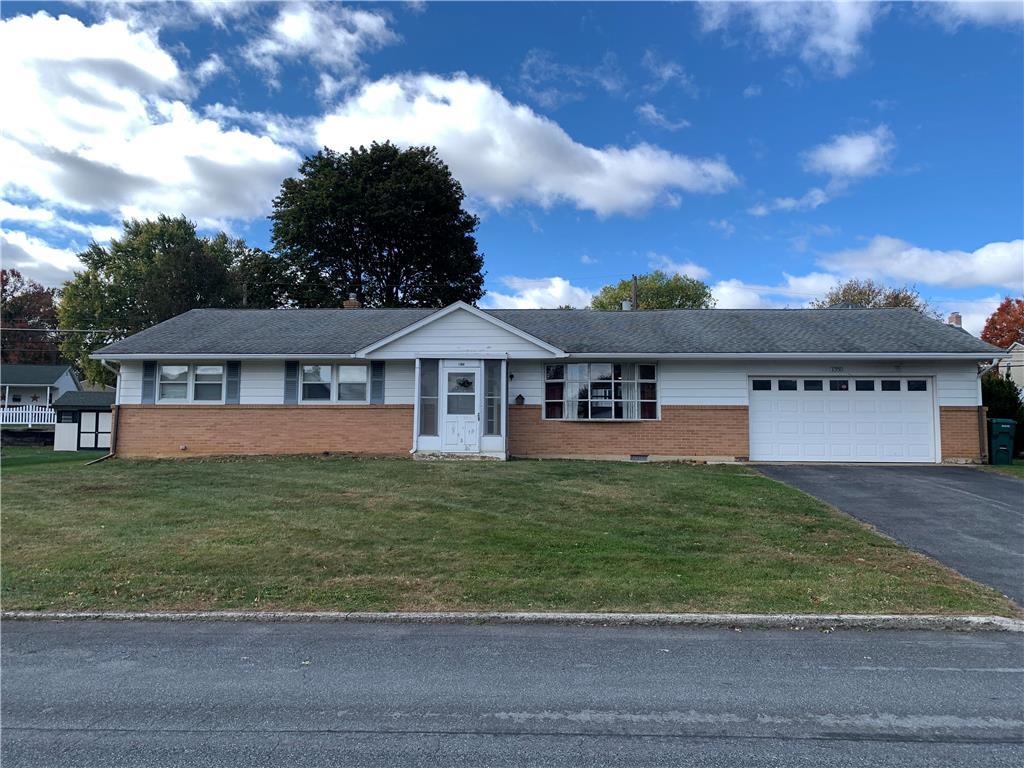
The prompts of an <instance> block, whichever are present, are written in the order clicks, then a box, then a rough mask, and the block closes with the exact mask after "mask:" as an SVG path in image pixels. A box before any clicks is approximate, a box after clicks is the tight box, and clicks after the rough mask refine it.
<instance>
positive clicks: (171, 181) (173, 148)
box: [0, 12, 299, 226]
mask: <svg viewBox="0 0 1024 768" xmlns="http://www.w3.org/2000/svg"><path fill="white" fill-rule="evenodd" d="M0 67H2V69H3V71H4V73H5V108H6V111H7V114H8V115H16V116H17V118H16V119H10V118H8V119H7V121H6V122H5V126H4V134H3V136H2V138H0V192H2V193H3V194H5V195H7V196H8V197H12V198H24V197H29V198H33V199H38V200H40V201H42V203H43V205H44V207H53V206H58V207H61V208H64V209H67V210H74V211H102V212H105V213H109V214H114V215H117V216H118V217H123V218H128V217H133V216H152V215H155V214H156V213H159V212H163V213H168V214H171V215H175V214H179V213H183V214H185V215H187V216H190V217H192V218H194V219H196V220H197V221H198V222H199V223H200V224H201V225H203V226H218V225H223V222H225V221H227V220H230V219H234V218H252V217H254V216H258V215H262V214H263V213H265V212H266V211H267V210H268V208H269V205H270V200H271V199H272V197H273V195H274V193H275V192H276V191H277V189H278V187H279V185H280V182H281V179H282V178H283V177H284V176H286V175H288V174H289V173H292V172H294V169H295V167H296V166H297V164H298V161H299V157H298V154H297V153H296V152H295V151H294V150H293V149H290V148H288V147H284V146H281V145H280V144H278V143H277V142H275V141H274V140H273V139H271V138H268V137H266V136H258V135H255V134H253V133H250V132H247V131H243V130H239V129H237V128H230V129H225V128H223V127H222V126H221V125H220V124H219V123H218V122H216V121H215V120H211V119H203V118H201V117H199V116H198V115H196V114H195V113H194V112H193V111H192V109H191V108H190V107H189V106H188V105H187V104H186V103H185V102H184V101H182V100H181V99H182V98H183V97H187V96H188V95H189V92H190V86H189V84H188V83H187V81H186V78H185V77H184V76H183V74H182V72H181V70H180V69H179V67H178V64H177V62H176V61H175V60H174V58H173V57H172V56H170V55H169V54H168V53H167V52H166V51H165V50H163V49H162V48H161V47H160V45H159V43H158V41H157V40H156V38H155V36H154V35H153V34H152V33H150V32H147V31H140V30H136V29H133V28H132V27H131V26H130V25H129V24H128V23H127V22H125V21H120V20H108V21H105V22H102V23H98V24H93V25H88V26H87V25H85V24H83V23H82V22H81V21H79V20H77V19H73V18H71V17H69V16H61V17H59V18H54V17H52V16H49V15H47V14H46V13H44V12H39V13H36V14H35V15H33V16H14V17H12V18H10V19H7V20H4V21H3V22H0Z"/></svg>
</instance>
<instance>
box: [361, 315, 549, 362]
mask: <svg viewBox="0 0 1024 768" xmlns="http://www.w3.org/2000/svg"><path fill="white" fill-rule="evenodd" d="M504 355H508V356H509V357H520V358H522V357H533V358H542V357H551V356H552V355H551V354H550V353H549V352H548V351H547V350H546V349H544V348H542V347H538V346H537V345H536V344H534V343H532V342H531V341H529V340H527V339H524V338H522V337H521V336H517V335H516V334H514V333H512V332H511V331H506V330H505V329H504V328H500V327H498V326H497V325H494V323H491V322H488V321H487V320H485V319H483V318H480V317H477V316H475V315H473V314H471V313H469V312H466V311H465V310H461V309H460V310H457V311H455V312H452V313H451V314H449V315H446V316H444V317H442V318H440V319H438V320H435V321H434V322H432V323H430V324H429V325H425V326H424V327H422V328H420V329H419V330H416V331H412V332H411V333H409V334H408V335H406V336H402V337H401V338H398V339H395V340H394V341H392V342H391V343H390V344H385V345H384V346H383V347H381V348H380V349H377V350H374V351H373V352H372V353H371V354H370V355H369V357H371V358H373V359H383V358H386V359H395V358H404V359H415V358H417V357H467V358H474V357H487V356H504Z"/></svg>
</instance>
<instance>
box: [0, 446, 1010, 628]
mask: <svg viewBox="0 0 1024 768" xmlns="http://www.w3.org/2000/svg"><path fill="white" fill-rule="evenodd" d="M3 454H4V459H3V497H2V553H0V554H2V559H3V585H2V596H3V606H4V608H6V609H128V610H139V609H198V610H212V609H232V608H233V609H293V610H316V609H321V610H416V609H422V610H427V609H465V610H469V609H496V610H554V609H567V610H580V611H617V610H642V611H739V612H772V611H785V612H808V613H826V612H856V613H893V612H913V613H984V614H990V613H994V614H1001V615H1016V613H1015V609H1014V607H1013V606H1012V605H1011V604H1010V603H1009V602H1008V601H1006V600H1005V599H1004V598H1002V597H1001V596H1000V595H998V594H997V593H996V592H995V591H993V590H991V589H988V588H986V587H982V586H980V585H978V584H975V583H973V582H970V581H967V580H965V579H963V578H961V577H959V576H958V575H956V574H955V573H953V572H952V571H950V570H948V569H946V568H944V567H943V566H941V565H939V564H937V563H935V562H934V561H932V560H929V559H927V558H924V557H922V556H919V555H916V554H913V553H911V552H909V551H908V550H907V549H905V548H904V547H902V546H900V545H898V544H895V543H893V542H892V541H890V540H888V539H885V538H882V537H881V536H878V535H876V534H875V533H873V532H872V531H870V530H869V529H867V528H865V527H863V526H861V525H860V524H859V523H857V522H855V521H853V520H851V519H849V518H847V517H845V516H843V515H840V514H838V513H836V512H834V511H832V510H831V509H829V508H828V507H826V506H824V505H823V504H820V503H819V502H817V501H815V500H813V499H811V498H810V497H808V496H805V495H803V494H802V493H799V492H797V491H795V490H792V489H790V488H788V487H786V486H783V485H780V484H778V483H775V482H773V481H771V480H768V479H767V478H764V477H762V476H760V475H759V474H757V473H756V472H754V471H753V470H751V469H746V468H742V467H729V466H681V465H632V464H616V463H598V462H572V461H515V462H508V463H496V462H495V463H491V462H413V461H409V460H358V459H350V458H338V457H322V458H318V457H296V458H251V459H234V460H231V459H224V460H206V461H202V460H191V461H138V462H135V461H126V460H110V461H106V462H102V463H100V464H96V465H93V466H90V467H86V466H85V465H84V461H83V460H82V457H81V456H78V457H75V456H74V454H70V455H67V456H68V459H67V460H63V459H62V460H61V461H50V462H47V463H43V460H44V459H45V458H46V456H44V454H43V453H38V454H36V455H35V459H33V455H32V454H29V453H27V452H25V451H24V450H22V452H21V453H19V449H4V452H3ZM49 455H50V456H52V454H49ZM90 458H91V457H90Z"/></svg>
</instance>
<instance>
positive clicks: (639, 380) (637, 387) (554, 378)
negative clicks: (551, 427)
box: [544, 363, 658, 421]
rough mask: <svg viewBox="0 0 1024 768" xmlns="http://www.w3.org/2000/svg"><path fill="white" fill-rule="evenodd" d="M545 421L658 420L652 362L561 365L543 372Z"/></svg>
mask: <svg viewBox="0 0 1024 768" xmlns="http://www.w3.org/2000/svg"><path fill="white" fill-rule="evenodd" d="M544 418H546V419H563V420H567V421H638V420H649V419H657V418H658V370H657V366H655V365H654V364H653V363H558V364H553V365H548V366H546V367H545V371H544Z"/></svg>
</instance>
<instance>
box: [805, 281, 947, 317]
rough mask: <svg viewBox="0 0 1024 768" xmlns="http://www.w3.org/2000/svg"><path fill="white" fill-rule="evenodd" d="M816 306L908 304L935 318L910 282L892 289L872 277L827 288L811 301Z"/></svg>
mask: <svg viewBox="0 0 1024 768" xmlns="http://www.w3.org/2000/svg"><path fill="white" fill-rule="evenodd" d="M811 306H812V307H814V308H815V309H828V308H829V307H837V306H851V307H864V308H865V309H884V308H887V307H889V308H895V307H908V308H910V309H916V310H917V311H918V312H921V313H923V314H926V315H931V316H934V317H938V313H936V312H935V311H934V310H933V309H932V308H931V307H930V306H928V302H927V301H925V300H924V299H923V298H921V294H920V293H919V292H918V290H917V289H916V288H914V287H913V286H910V285H904V286H900V287H898V288H891V287H889V286H887V285H883V284H882V283H876V282H875V281H874V280H858V279H856V278H854V279H851V280H846V281H844V282H842V283H839V284H838V285H837V286H835V287H834V288H832V289H830V290H829V291H828V293H826V294H825V295H824V296H823V297H822V298H820V299H815V300H814V301H812V302H811Z"/></svg>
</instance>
